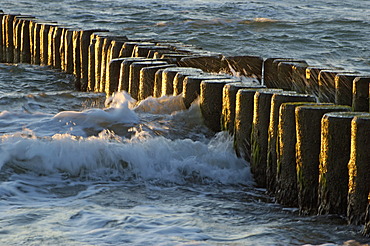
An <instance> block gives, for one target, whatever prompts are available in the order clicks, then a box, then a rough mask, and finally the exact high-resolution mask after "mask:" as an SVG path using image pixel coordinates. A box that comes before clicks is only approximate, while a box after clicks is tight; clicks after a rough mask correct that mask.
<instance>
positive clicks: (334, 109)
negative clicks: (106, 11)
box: [0, 13, 370, 234]
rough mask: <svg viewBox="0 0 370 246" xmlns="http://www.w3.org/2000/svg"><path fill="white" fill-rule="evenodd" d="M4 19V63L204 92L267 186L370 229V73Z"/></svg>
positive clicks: (160, 92) (110, 86)
mask: <svg viewBox="0 0 370 246" xmlns="http://www.w3.org/2000/svg"><path fill="white" fill-rule="evenodd" d="M0 19H1V25H0V32H1V34H0V61H1V62H5V63H29V64H35V65H44V66H50V67H51V68H53V69H57V70H61V71H64V72H66V73H70V74H73V75H74V77H75V85H76V89H78V90H81V91H93V92H103V93H106V94H107V95H111V94H113V93H115V92H118V91H122V90H125V91H127V92H129V93H130V94H131V96H132V97H133V98H134V99H137V100H143V99H145V98H147V97H149V96H154V97H160V96H165V95H182V97H183V101H184V105H185V106H186V107H190V105H191V103H192V102H193V101H194V100H195V99H196V98H197V97H198V96H200V108H201V111H202V114H203V117H204V123H205V125H206V126H208V127H209V128H210V129H211V130H213V131H215V132H217V131H221V130H223V131H228V132H229V133H230V134H232V135H233V136H234V140H235V150H236V152H237V154H238V155H239V156H240V157H242V158H245V159H246V160H247V161H248V162H250V164H251V171H252V172H253V174H254V177H255V181H256V184H257V185H258V186H260V187H265V188H266V189H267V190H268V192H269V193H270V194H272V195H274V196H275V197H276V200H277V201H278V202H279V203H281V204H283V205H286V206H292V207H299V209H300V212H301V213H302V214H317V213H319V214H327V213H334V214H340V215H346V216H347V218H348V221H349V222H350V223H353V224H365V223H367V226H366V227H365V230H364V232H365V234H369V231H370V218H369V217H370V208H369V205H368V204H369V197H370V196H369V191H370V152H369V151H367V149H368V148H369V146H370V141H369V139H370V114H369V113H368V112H369V83H370V77H368V76H363V75H361V74H358V73H355V72H353V71H345V70H341V69H338V68H331V67H318V66H309V64H308V63H307V62H306V61H303V60H297V59H290V58H268V59H265V60H264V59H262V58H261V57H258V56H235V57H225V56H222V55H220V54H213V53H209V52H206V51H203V50H200V49H197V48H195V47H193V46H188V45H184V44H182V43H179V42H174V41H155V40H129V39H128V38H127V37H125V36H114V35H109V32H108V30H99V29H96V30H80V29H76V28H70V27H67V26H62V25H58V24H57V23H50V22H44V21H40V20H38V19H36V18H34V17H33V16H26V15H17V14H1V13H0ZM231 75H240V76H239V77H238V78H237V77H235V76H231ZM240 77H249V78H253V80H252V79H250V82H242V81H241V79H240ZM367 212H368V214H366V213H367Z"/></svg>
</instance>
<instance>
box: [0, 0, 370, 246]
mask: <svg viewBox="0 0 370 246" xmlns="http://www.w3.org/2000/svg"><path fill="white" fill-rule="evenodd" d="M0 9H2V10H3V11H4V12H5V13H21V14H31V15H34V16H36V17H38V18H39V19H45V20H49V21H58V22H59V23H60V24H63V25H71V26H77V27H80V28H83V29H88V28H96V27H98V28H107V29H109V30H111V31H112V32H113V33H117V34H120V35H127V36H128V37H129V38H132V39H134V38H153V39H156V40H178V41H182V42H184V43H186V44H193V45H196V46H199V47H202V48H204V49H205V50H209V51H214V52H220V53H222V54H224V55H260V56H262V57H265V58H267V57H293V58H300V59H305V60H307V61H308V62H309V63H310V64H312V65H332V66H336V67H343V68H346V69H349V70H356V71H359V72H361V73H363V74H366V73H369V72H370V62H369V61H370V49H369V46H368V40H369V39H368V38H369V37H370V2H369V1H354V0H350V1H345V2H343V1H334V0H330V1H323V0H321V1H303V0H302V1H293V0H284V1H274V0H273V1H262V0H255V1H230V0H226V1H217V0H210V1H201V0H189V1H178V0H174V1H163V0H161V1H140V0H132V1H129V0H128V1H120V0H102V1H89V0H78V1H76V0H68V1H67V0H59V1H54V0H34V1H21V0H0ZM180 99H181V98H179V97H171V96H169V97H164V98H160V99H154V98H148V99H146V100H145V101H142V102H135V101H134V100H132V99H131V97H130V96H129V95H128V94H127V93H125V92H119V93H116V94H115V96H114V97H113V98H108V99H107V98H106V97H105V95H104V94H97V93H81V92H77V91H75V90H74V85H73V79H72V78H71V77H70V76H68V75H65V74H63V73H60V72H58V71H52V70H50V69H49V68H47V67H40V66H32V65H25V64H21V65H10V64H0V134H1V135H0V138H1V139H0V140H1V142H0V168H1V169H0V245H350V244H355V243H356V242H357V243H368V242H369V241H370V239H368V238H363V237H362V236H361V235H360V231H361V227H357V226H348V225H347V224H346V221H345V220H344V219H343V218H340V217H338V216H334V215H331V216H309V217H303V216H299V214H298V212H297V209H292V208H285V207H283V206H281V205H278V204H276V203H275V202H274V200H273V198H271V197H269V196H267V195H266V194H265V190H263V189H257V188H255V187H254V183H253V177H252V175H251V173H250V170H249V166H248V165H249V164H248V163H246V162H245V161H244V160H241V159H238V158H237V157H236V155H235V154H234V151H233V149H232V146H233V143H232V139H231V137H230V136H228V135H227V134H224V133H218V134H214V133H212V132H210V131H209V130H208V129H207V128H206V127H205V126H204V125H203V124H202V118H201V115H200V111H199V105H198V103H194V104H193V105H192V107H191V108H190V109H189V110H185V109H184V106H183V104H182V103H181V100H180Z"/></svg>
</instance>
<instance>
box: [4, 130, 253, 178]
mask: <svg viewBox="0 0 370 246" xmlns="http://www.w3.org/2000/svg"><path fill="white" fill-rule="evenodd" d="M0 156H1V158H0V167H1V166H3V165H4V164H8V165H9V166H10V167H13V168H14V169H16V170H23V171H24V170H26V171H31V172H35V173H38V174H42V175H49V174H53V173H58V172H63V173H66V174H68V175H71V176H82V177H89V178H99V179H100V178H103V179H104V178H111V176H110V175H112V174H113V175H115V177H117V176H120V178H122V179H132V178H138V179H142V180H156V181H159V182H173V183H184V182H187V181H192V182H193V181H194V182H201V183H202V182H220V183H243V184H248V183H251V180H252V179H251V177H250V172H249V168H248V166H247V164H246V163H245V162H244V161H243V160H241V159H238V158H237V157H236V156H235V154H234V153H233V150H232V141H231V139H230V138H228V137H227V136H226V135H225V134H220V135H217V136H216V138H215V139H213V140H212V141H210V142H209V143H208V144H206V143H202V142H199V141H192V140H190V139H184V140H169V139H166V138H164V137H154V138H133V139H132V140H128V139H121V138H120V137H118V136H116V135H115V134H114V133H111V132H107V131H104V132H102V133H101V134H99V136H97V137H88V138H83V137H76V136H72V135H69V134H56V135H54V136H52V137H43V138H38V137H36V136H35V135H34V134H33V133H32V132H31V131H28V132H23V133H22V134H21V133H19V134H14V135H5V136H3V137H2V138H1V145H0ZM107 170H108V172H107ZM107 173H109V175H108V176H107V177H104V176H105V175H107Z"/></svg>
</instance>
